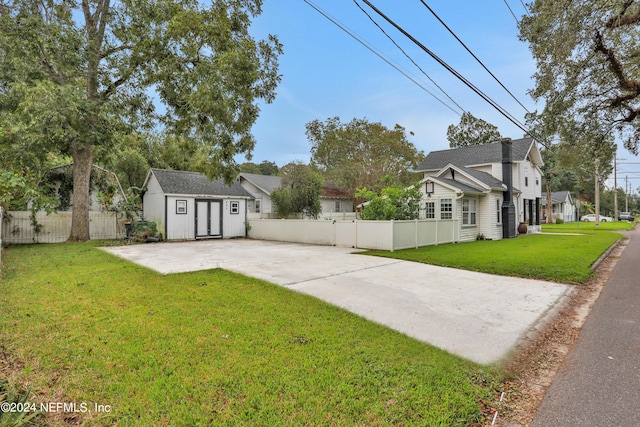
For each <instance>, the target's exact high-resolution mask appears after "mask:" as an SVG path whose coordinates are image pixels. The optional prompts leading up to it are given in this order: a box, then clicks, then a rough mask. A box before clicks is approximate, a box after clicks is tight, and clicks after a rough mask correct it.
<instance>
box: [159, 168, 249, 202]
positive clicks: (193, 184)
mask: <svg viewBox="0 0 640 427" xmlns="http://www.w3.org/2000/svg"><path fill="white" fill-rule="evenodd" d="M151 171H152V172H153V174H154V175H155V177H156V178H157V180H158V183H159V184H160V188H162V191H163V192H164V193H165V194H183V195H186V196H187V195H188V196H232V197H246V198H253V196H251V194H249V193H248V192H247V190H245V189H244V188H242V186H241V185H240V184H239V183H238V182H234V183H233V184H232V185H230V186H229V185H226V184H225V182H224V180H222V179H216V180H213V181H211V180H209V178H207V177H206V176H205V175H204V174H202V173H200V172H185V171H173V170H165V169H151Z"/></svg>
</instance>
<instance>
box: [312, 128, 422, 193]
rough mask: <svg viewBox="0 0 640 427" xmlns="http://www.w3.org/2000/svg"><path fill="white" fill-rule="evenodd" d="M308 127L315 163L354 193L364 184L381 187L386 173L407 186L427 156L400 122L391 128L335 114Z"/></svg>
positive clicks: (326, 174)
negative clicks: (409, 136)
mask: <svg viewBox="0 0 640 427" xmlns="http://www.w3.org/2000/svg"><path fill="white" fill-rule="evenodd" d="M306 129H307V130H306V135H307V138H308V139H309V141H310V142H311V162H312V164H313V165H314V166H316V167H318V169H319V170H320V172H321V173H322V174H323V175H324V177H325V178H326V179H328V180H330V181H332V182H334V183H335V184H337V185H339V186H340V187H342V188H344V189H345V190H348V191H349V192H350V193H351V194H355V191H356V189H358V188H362V187H367V188H371V189H374V190H379V189H381V188H382V186H383V183H382V181H381V179H382V177H384V176H387V175H389V176H391V177H392V180H393V182H395V183H398V184H405V185H407V184H409V183H410V182H412V181H414V180H415V176H414V174H412V173H411V171H413V170H414V169H415V168H416V167H417V166H418V164H419V163H420V162H421V161H422V159H423V158H424V153H423V152H421V151H418V150H417V149H416V147H415V146H414V145H413V144H412V143H411V142H409V141H408V140H407V135H406V132H405V129H404V128H403V127H402V126H400V125H396V126H395V127H394V128H393V129H388V128H387V127H385V126H383V125H382V124H381V123H371V122H369V121H367V120H366V119H353V120H352V121H350V122H349V123H342V122H341V121H340V118H339V117H334V118H331V119H327V120H326V121H325V122H321V121H319V120H314V121H312V122H310V123H307V125H306Z"/></svg>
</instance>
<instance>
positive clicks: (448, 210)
mask: <svg viewBox="0 0 640 427" xmlns="http://www.w3.org/2000/svg"><path fill="white" fill-rule="evenodd" d="M440 219H453V200H452V199H440Z"/></svg>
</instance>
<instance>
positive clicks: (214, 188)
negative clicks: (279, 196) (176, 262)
mask: <svg viewBox="0 0 640 427" xmlns="http://www.w3.org/2000/svg"><path fill="white" fill-rule="evenodd" d="M144 188H145V189H146V191H145V193H144V196H143V199H142V203H143V216H144V218H145V219H146V220H148V221H154V222H155V223H156V224H157V226H158V231H159V232H161V233H162V235H163V236H165V239H166V240H193V239H205V238H230V237H244V236H245V235H246V224H245V223H246V220H247V204H248V202H249V201H250V200H252V196H251V194H249V193H248V192H247V191H246V190H245V189H244V188H242V186H240V184H238V183H237V182H234V183H233V185H231V186H229V185H226V184H225V183H224V181H223V180H221V179H218V180H214V181H211V180H209V179H208V178H207V177H206V176H205V175H204V174H201V173H198V172H184V171H173V170H164V169H151V170H149V173H148V174H147V178H146V180H145V183H144Z"/></svg>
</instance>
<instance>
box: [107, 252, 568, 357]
mask: <svg viewBox="0 0 640 427" xmlns="http://www.w3.org/2000/svg"><path fill="white" fill-rule="evenodd" d="M104 250H105V251H108V252H110V253H113V254H115V255H118V256H120V257H123V258H126V259H128V260H130V261H133V262H136V263H138V264H141V265H143V266H146V267H148V268H151V269H153V270H156V271H158V272H159V273H162V274H170V273H178V272H187V271H197V270H205V269H212V268H218V267H219V268H223V269H226V270H230V271H234V272H237V273H241V274H244V275H246V276H251V277H256V278H259V279H264V280H267V281H269V282H272V283H276V284H278V285H281V286H285V287H287V288H289V289H292V290H295V291H298V292H302V293H305V294H308V295H313V296H315V297H317V298H320V299H322V300H324V301H326V302H328V303H331V304H334V305H337V306H339V307H342V308H344V309H346V310H349V311H351V312H353V313H356V314H358V315H360V316H363V317H365V318H366V319H369V320H372V321H374V322H377V323H380V324H383V325H386V326H388V327H390V328H393V329H395V330H397V331H400V332H402V333H404V334H406V335H409V336H411V337H413V338H416V339H418V340H421V341H424V342H428V343H430V344H432V345H434V346H436V347H439V348H442V349H444V350H446V351H448V352H450V353H453V354H456V355H459V356H462V357H464V358H467V359H470V360H472V361H475V362H478V363H482V364H489V363H495V362H498V361H500V360H501V359H502V358H503V357H504V356H506V355H507V354H508V353H509V351H510V350H512V349H513V348H514V347H515V346H516V345H517V344H518V342H519V341H520V340H521V339H523V338H525V337H526V335H527V334H528V333H529V332H532V331H533V330H534V329H535V327H536V325H538V324H539V323H540V322H541V321H544V320H545V318H549V317H551V316H552V315H553V314H554V313H555V311H556V309H557V308H559V307H560V306H561V304H562V303H563V302H564V300H566V298H564V297H566V296H568V294H569V293H570V292H571V287H570V286H568V285H563V284H558V283H551V282H543V281H538V280H529V279H519V278H513V277H504V276H496V275H491V274H484V273H475V272H470V271H464V270H457V269H452V268H445V267H437V266H432V265H425V264H419V263H414V262H409V261H398V260H394V259H387V258H379V257H371V256H365V255H358V254H353V253H352V252H353V249H350V248H340V247H330V246H312V245H302V244H295V243H281V242H270V241H259V240H206V241H197V242H179V243H158V244H148V245H132V246H117V247H109V248H104Z"/></svg>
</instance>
